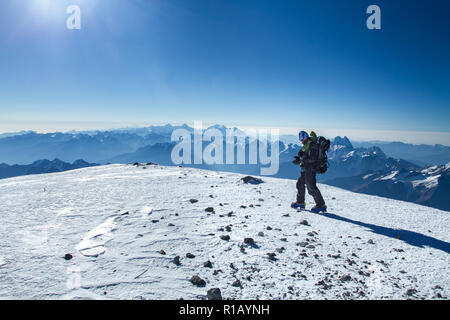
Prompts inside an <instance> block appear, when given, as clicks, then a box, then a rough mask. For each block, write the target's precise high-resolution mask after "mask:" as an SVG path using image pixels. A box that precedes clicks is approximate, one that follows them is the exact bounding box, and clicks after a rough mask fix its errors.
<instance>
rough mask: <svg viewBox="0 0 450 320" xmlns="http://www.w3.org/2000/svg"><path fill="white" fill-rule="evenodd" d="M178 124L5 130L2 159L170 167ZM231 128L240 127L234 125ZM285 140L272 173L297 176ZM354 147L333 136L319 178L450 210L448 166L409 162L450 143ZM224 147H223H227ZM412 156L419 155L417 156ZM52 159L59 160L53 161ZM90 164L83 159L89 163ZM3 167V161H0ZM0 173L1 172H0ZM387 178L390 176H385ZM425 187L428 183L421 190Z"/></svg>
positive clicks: (248, 170)
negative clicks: (63, 130)
mask: <svg viewBox="0 0 450 320" xmlns="http://www.w3.org/2000/svg"><path fill="white" fill-rule="evenodd" d="M179 128H181V129H186V130H187V131H188V132H190V133H192V132H193V129H192V128H191V127H189V126H187V125H182V126H172V125H165V126H150V127H146V128H127V129H118V130H110V131H89V132H82V133H80V132H70V133H49V134H40V133H36V132H22V133H19V134H8V135H7V136H5V137H3V138H2V137H0V161H1V162H9V163H18V164H23V163H28V162H29V161H30V159H31V160H32V159H45V158H50V159H52V158H58V159H61V160H58V161H61V162H63V161H66V162H72V161H75V159H80V158H82V159H84V160H86V161H88V162H95V163H100V164H105V163H134V162H153V163H158V164H161V165H173V163H172V160H171V151H172V149H173V147H174V146H175V142H171V135H172V132H173V131H174V130H175V129H179ZM213 128H214V129H217V130H219V131H221V132H222V133H223V134H224V133H225V130H226V129H227V128H226V127H225V126H221V125H215V126H213ZM234 130H239V129H237V128H234ZM288 138H289V136H283V137H280V140H281V141H280V142H279V145H278V147H279V161H280V164H279V171H278V173H277V174H276V175H275V177H278V178H288V179H297V177H298V176H299V174H300V168H299V167H298V166H295V165H293V164H292V160H293V157H294V156H295V155H297V153H298V151H299V149H300V146H299V145H298V144H294V143H288V142H286V141H287V140H289V139H288ZM283 140H284V141H283ZM291 141H294V139H291ZM207 145H208V143H204V144H203V148H205V147H206V146H207ZM356 146H357V147H355V146H354V145H353V144H352V143H351V142H350V140H349V139H348V138H347V137H336V138H334V139H333V140H332V143H331V148H330V150H329V152H328V158H329V169H328V171H327V173H326V174H323V175H318V177H317V178H318V181H319V182H322V183H325V184H330V185H333V186H338V187H342V188H345V189H349V190H352V191H357V192H362V193H367V194H374V195H379V196H383V197H389V198H394V199H400V200H405V201H412V202H417V203H421V204H425V205H429V206H434V207H437V208H440V209H445V210H450V205H449V204H448V201H447V200H446V198H447V196H446V190H447V189H446V188H447V186H448V180H447V179H448V168H447V167H446V166H445V165H444V166H442V165H441V166H437V167H436V168H440V169H439V170H440V171H439V170H438V171H433V169H431V168H434V167H431V166H422V165H420V163H421V162H420V161H413V160H411V157H412V156H413V155H414V154H415V153H414V152H413V151H414V150H415V149H414V148H417V152H416V153H421V152H423V153H424V154H432V153H433V154H435V155H436V159H438V160H439V163H441V162H443V161H444V159H446V163H447V162H448V161H449V160H450V154H449V155H447V153H446V152H447V151H446V150H447V148H448V149H450V148H449V147H444V146H423V145H422V146H414V145H407V144H403V143H391V144H383V145H381V146H380V145H365V146H362V145H361V143H359V144H356ZM393 146H397V149H398V150H397V152H398V153H399V154H400V153H401V152H400V151H399V150H403V149H405V150H410V152H409V153H408V152H406V151H405V156H408V157H409V158H408V159H409V160H404V158H406V157H403V156H399V157H392V156H391V154H388V155H387V154H386V153H385V149H384V148H386V147H387V148H390V147H391V148H392V147H393ZM223 147H224V150H225V145H223ZM235 147H236V146H235ZM244 148H245V150H246V154H247V155H248V150H249V144H248V141H247V140H246V141H245V145H244ZM389 150H391V149H389ZM437 150H442V154H438V151H437ZM269 151H270V148H269ZM391 151H392V150H391ZM270 152H271V151H270ZM247 157H248V156H247ZM421 157H422V156H421ZM421 157H420V158H421ZM247 159H248V158H247ZM414 159H418V158H417V156H416V157H415V158H414ZM54 161H57V159H56V160H54ZM88 162H86V163H87V164H89V163H88ZM72 165H74V164H72ZM2 166H3V167H4V166H6V165H5V164H3V165H2ZM30 166H32V165H30ZM187 166H190V167H197V168H202V169H209V170H218V171H230V172H237V173H243V174H250V175H258V174H259V173H260V168H261V166H262V165H261V164H260V163H257V164H253V165H248V164H247V165H237V164H233V165H225V164H222V165H218V164H215V165H207V164H205V163H203V164H199V165H187ZM10 167H11V168H12V167H15V166H10ZM19 167H20V166H18V167H15V168H14V169H11V168H9V169H8V170H9V172H14V171H16V172H17V173H20V172H30V170H32V169H26V168H25V167H27V166H23V167H24V168H19ZM445 168H447V169H445ZM33 170H34V169H33ZM35 170H36V171H39V172H32V173H41V172H45V170H47V169H42V170H40V169H35ZM68 170H70V169H68ZM429 170H431V171H432V172H433V174H432V175H431V176H430V175H429V174H426V172H431V171H429ZM436 170H437V169H436ZM0 172H1V171H0ZM5 172H6V171H5ZM48 172H55V171H48ZM430 174H431V173H430ZM17 175H19V174H17ZM0 177H2V176H1V175H0ZM387 177H391V178H389V179H388V178H387ZM405 179H406V180H405ZM430 180H433V181H435V183H433V184H430V183H427V181H430ZM423 186H428V187H427V188H424V187H423ZM449 191H450V190H449Z"/></svg>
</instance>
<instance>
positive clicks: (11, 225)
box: [0, 165, 450, 299]
mask: <svg viewBox="0 0 450 320" xmlns="http://www.w3.org/2000/svg"><path fill="white" fill-rule="evenodd" d="M241 177H242V175H239V174H234V173H223V172H213V171H205V170H198V169H193V168H179V167H161V166H157V165H149V166H131V165H108V166H99V167H92V168H86V169H80V170H75V171H68V172H63V173H52V174H45V175H39V176H26V177H16V178H10V179H4V180H2V181H0V212H2V224H1V226H0V239H1V246H2V251H1V252H0V277H1V281H0V296H1V297H2V298H21V299H24V298H27V299H58V298H62V299H79V298H94V299H108V298H110V299H178V298H184V299H202V298H204V297H205V295H206V292H207V290H208V289H210V288H214V287H217V288H220V289H221V291H222V296H223V297H224V298H233V299H256V298H259V299H325V298H326V299H348V298H352V299H374V298H383V299H406V298H413V299H421V298H428V299H434V298H439V297H441V298H444V299H447V297H448V296H449V294H450V279H449V276H448V275H449V274H450V272H449V271H450V267H449V265H450V264H449V262H450V260H449V253H450V245H449V241H450V234H449V232H448V226H449V225H450V216H449V215H448V213H447V212H443V211H440V210H436V209H431V208H428V207H424V206H420V205H416V204H412V203H406V202H401V201H396V200H390V199H384V198H379V197H375V196H368V195H364V194H356V193H352V192H349V191H345V190H342V189H338V188H335V187H330V186H325V185H320V188H321V190H322V192H323V194H324V197H325V199H326V201H327V204H328V206H329V212H330V213H329V214H319V215H317V214H311V213H309V212H297V211H295V210H293V209H291V208H289V204H290V202H291V201H292V200H293V199H294V197H295V181H292V180H284V179H275V178H262V179H263V180H264V181H265V182H264V183H262V184H259V185H250V184H244V183H242V181H241V180H240V178H241ZM190 199H196V200H198V201H197V202H195V201H190ZM307 201H308V205H309V206H310V205H311V199H310V198H308V199H307ZM207 207H212V208H213V212H207V211H205V208H207ZM208 211H211V210H208ZM302 220H306V221H307V223H305V222H302ZM224 235H228V236H230V239H229V240H222V239H221V236H224ZM245 238H253V240H254V244H253V245H252V244H244V239H245ZM247 242H248V243H250V242H251V241H247ZM161 250H163V251H161ZM187 253H191V254H192V255H194V257H193V258H187V257H186V254H187ZM267 253H275V254H276V255H275V256H273V255H272V257H274V259H273V260H270V259H269V258H268V257H269V256H268V255H267ZM66 254H71V255H73V258H72V259H70V260H65V259H63V257H64V256H65V255H66ZM176 256H179V257H180V262H181V264H180V265H176V264H175V263H173V259H174V257H176ZM68 257H69V256H68ZM191 257H192V256H191ZM69 258H70V257H69ZM207 261H210V263H211V265H209V264H207V265H206V267H205V266H204V263H205V262H207ZM208 266H211V267H208ZM195 275H198V276H199V277H200V278H202V279H204V280H205V281H206V285H205V286H204V287H201V286H200V287H197V286H195V285H193V284H192V283H191V282H190V281H189V280H190V279H191V277H193V276H195ZM236 280H239V282H237V281H236Z"/></svg>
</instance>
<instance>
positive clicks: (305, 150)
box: [291, 131, 327, 213]
mask: <svg viewBox="0 0 450 320" xmlns="http://www.w3.org/2000/svg"><path fill="white" fill-rule="evenodd" d="M298 137H299V139H300V141H301V142H302V143H303V147H302V148H301V150H300V151H299V152H298V156H296V157H295V160H294V161H293V163H294V164H296V165H300V167H301V175H300V178H298V181H297V201H296V202H293V203H292V204H291V207H292V208H300V209H304V208H305V186H306V188H308V193H309V194H310V195H311V196H312V197H313V198H314V201H315V202H316V205H315V206H314V207H312V208H311V212H314V213H319V212H326V211H327V206H326V205H325V201H324V200H323V197H322V194H321V193H320V190H319V188H317V184H316V169H317V165H318V159H319V144H318V143H317V135H316V134H315V133H314V131H311V136H309V135H308V133H307V132H305V131H300V133H299V134H298Z"/></svg>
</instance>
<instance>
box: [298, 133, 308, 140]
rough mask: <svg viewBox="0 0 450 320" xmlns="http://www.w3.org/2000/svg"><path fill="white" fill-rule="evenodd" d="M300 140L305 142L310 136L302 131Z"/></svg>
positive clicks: (299, 134)
mask: <svg viewBox="0 0 450 320" xmlns="http://www.w3.org/2000/svg"><path fill="white" fill-rule="evenodd" d="M298 138H299V139H300V141H303V140H305V139H308V138H309V134H308V133H307V132H305V131H300V132H299V133H298Z"/></svg>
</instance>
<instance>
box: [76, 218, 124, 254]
mask: <svg viewBox="0 0 450 320" xmlns="http://www.w3.org/2000/svg"><path fill="white" fill-rule="evenodd" d="M116 219H117V217H111V218H108V219H107V220H106V221H105V222H103V223H102V224H100V225H98V226H97V227H95V228H94V229H92V230H91V231H89V232H88V233H87V234H86V236H85V237H84V238H83V240H81V242H80V243H79V244H78V245H77V246H76V249H77V250H78V251H79V252H80V253H81V254H82V255H84V256H86V257H97V256H99V255H101V254H103V253H105V244H106V243H107V242H108V241H110V240H111V239H112V238H113V236H112V231H114V230H116V226H117V224H116V222H115V221H116Z"/></svg>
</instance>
